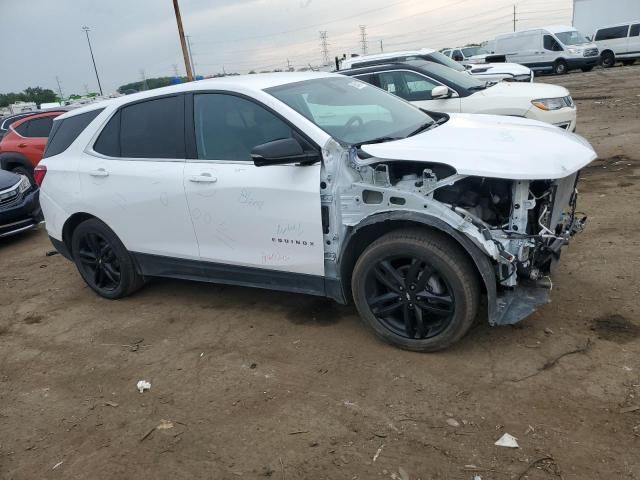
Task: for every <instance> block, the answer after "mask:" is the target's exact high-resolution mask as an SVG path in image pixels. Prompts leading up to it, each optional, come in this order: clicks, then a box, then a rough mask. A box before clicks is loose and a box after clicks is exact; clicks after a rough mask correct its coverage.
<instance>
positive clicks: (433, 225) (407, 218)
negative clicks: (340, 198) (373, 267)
mask: <svg viewBox="0 0 640 480" xmlns="http://www.w3.org/2000/svg"><path fill="white" fill-rule="evenodd" d="M416 227H418V228H423V229H427V230H431V231H434V232H438V233H439V234H442V235H445V236H447V237H448V238H450V239H451V240H452V241H454V242H455V243H456V245H458V246H459V247H460V249H461V251H462V252H463V253H464V254H466V255H467V257H468V258H469V259H470V260H471V261H472V263H473V265H474V266H475V269H476V271H477V273H478V276H479V277H480V279H481V285H482V287H483V291H484V293H485V295H486V296H487V306H488V314H489V319H492V318H493V317H494V315H495V312H496V302H497V287H496V274H495V270H494V268H493V264H492V263H491V260H490V259H489V257H487V255H485V254H484V253H483V252H482V251H481V250H480V249H479V248H478V247H477V246H476V245H475V244H474V243H473V242H472V241H471V240H470V239H469V238H467V237H466V236H465V235H463V234H461V233H460V232H458V231H457V230H455V229H454V228H453V227H451V226H450V225H449V224H448V223H446V222H444V221H443V220H441V219H439V218H437V217H433V216H430V215H424V214H421V213H417V212H385V213H379V214H374V215H371V216H369V217H367V218H365V219H364V220H363V221H362V222H360V223H359V224H357V225H356V226H354V227H351V228H350V229H349V231H348V232H347V235H346V237H345V240H344V242H343V246H342V248H341V251H340V255H339V257H338V264H339V265H338V271H339V273H340V278H341V285H342V290H343V292H342V293H343V295H344V298H346V299H350V298H351V296H352V293H351V275H352V272H353V268H354V266H355V263H356V261H357V260H358V257H359V256H360V255H361V254H362V252H363V251H364V250H365V249H366V248H367V246H369V245H370V244H371V243H372V242H373V241H374V240H375V239H377V238H379V237H380V236H382V235H385V234H387V233H389V232H392V231H395V230H400V229H406V228H416Z"/></svg>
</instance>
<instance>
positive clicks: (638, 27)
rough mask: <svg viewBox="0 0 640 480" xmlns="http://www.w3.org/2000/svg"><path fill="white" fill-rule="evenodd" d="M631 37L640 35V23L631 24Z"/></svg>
mask: <svg viewBox="0 0 640 480" xmlns="http://www.w3.org/2000/svg"><path fill="white" fill-rule="evenodd" d="M629 36H630V37H639V36H640V23H636V24H634V25H631V30H629Z"/></svg>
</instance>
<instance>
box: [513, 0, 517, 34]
mask: <svg viewBox="0 0 640 480" xmlns="http://www.w3.org/2000/svg"><path fill="white" fill-rule="evenodd" d="M513 31H514V32H515V31H516V6H515V4H514V5H513Z"/></svg>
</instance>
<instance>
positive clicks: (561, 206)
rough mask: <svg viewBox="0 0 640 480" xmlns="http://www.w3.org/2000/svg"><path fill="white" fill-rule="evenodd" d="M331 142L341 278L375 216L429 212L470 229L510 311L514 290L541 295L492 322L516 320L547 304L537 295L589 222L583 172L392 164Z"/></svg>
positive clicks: (327, 211)
mask: <svg viewBox="0 0 640 480" xmlns="http://www.w3.org/2000/svg"><path fill="white" fill-rule="evenodd" d="M330 147H331V148H328V149H327V148H326V147H325V150H324V152H323V153H324V160H325V161H324V166H323V177H322V178H323V180H324V181H323V182H322V186H324V187H322V186H321V188H322V190H321V191H322V195H321V200H322V212H323V228H324V234H325V270H326V272H327V274H331V272H332V271H333V272H334V273H335V274H336V275H339V270H338V266H337V264H339V262H340V253H341V248H340V247H341V244H342V241H343V240H344V238H345V237H346V236H348V234H349V231H350V229H351V228H353V227H356V228H357V226H358V224H359V223H360V222H362V221H363V220H365V219H367V218H368V217H370V216H372V215H376V214H380V213H383V214H384V213H385V212H386V213H388V214H389V215H391V214H392V213H393V212H394V211H395V212H397V211H411V212H416V213H418V214H420V215H427V216H429V217H432V218H436V219H438V220H439V221H444V222H445V223H446V224H447V225H448V226H449V227H451V228H452V229H455V231H457V232H460V233H462V234H464V235H465V236H466V237H468V238H469V239H471V240H472V242H473V243H474V244H475V245H476V246H478V247H479V248H480V249H481V251H482V252H483V253H484V254H485V255H487V256H489V257H490V258H491V261H492V264H493V268H494V270H495V272H494V273H495V282H496V285H497V287H498V293H497V297H498V299H497V303H498V307H497V309H498V310H500V309H501V308H502V310H503V311H507V310H509V308H510V306H511V303H512V302H514V298H516V297H517V295H515V296H514V295H513V294H514V293H517V292H515V291H514V289H516V290H517V291H518V292H526V296H531V295H534V296H535V297H536V298H529V297H527V298H528V300H527V302H528V304H527V306H526V308H521V309H520V310H519V311H518V312H516V313H515V314H513V315H512V318H508V319H505V318H503V317H504V315H503V316H502V317H500V319H498V320H495V319H494V320H493V321H492V319H491V318H490V322H491V323H515V322H516V321H519V320H521V319H523V318H525V317H526V316H527V315H529V314H530V313H531V312H532V311H533V310H535V306H537V305H540V304H542V303H546V301H547V300H546V299H547V297H548V295H547V294H539V293H532V292H534V291H536V292H537V291H539V290H546V291H548V290H549V289H551V287H552V285H551V280H550V277H549V275H550V274H551V273H552V272H553V270H554V267H555V265H556V264H557V263H558V259H559V257H560V252H561V249H562V247H563V246H565V245H566V244H567V243H568V242H569V239H570V237H571V236H572V235H573V234H575V233H576V232H578V231H581V230H582V228H583V226H584V223H585V221H586V217H583V218H578V217H577V215H578V214H577V212H576V202H577V189H576V184H577V180H578V174H579V172H574V173H572V174H570V175H568V176H566V177H565V178H561V179H550V180H511V179H501V178H485V177H476V176H465V175H459V174H457V173H456V171H455V170H454V169H453V168H452V167H450V166H448V165H446V164H441V163H432V164H431V163H427V162H412V161H387V160H381V159H377V158H372V157H371V156H370V155H367V154H364V155H363V154H362V152H358V149H356V148H352V149H350V150H349V151H348V152H347V151H345V150H343V148H342V147H341V146H340V145H338V144H335V145H332V146H330ZM345 156H346V158H345ZM332 157H333V158H334V159H335V160H338V157H343V159H344V161H335V162H334V161H332ZM516 287H517V288H516ZM501 295H502V297H501ZM501 298H502V299H503V300H504V299H506V300H504V301H503V303H502V304H500V302H501V300H500V299H501ZM519 300H521V299H519ZM527 302H525V303H527ZM516 303H517V302H516ZM534 304H535V306H534ZM519 307H521V305H520V306H519ZM512 310H514V308H512ZM516 310H517V309H516ZM500 315H502V314H500ZM496 318H497V317H496Z"/></svg>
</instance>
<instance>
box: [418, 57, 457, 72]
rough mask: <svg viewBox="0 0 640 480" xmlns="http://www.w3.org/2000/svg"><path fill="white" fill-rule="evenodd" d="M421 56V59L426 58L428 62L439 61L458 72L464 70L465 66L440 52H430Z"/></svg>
mask: <svg viewBox="0 0 640 480" xmlns="http://www.w3.org/2000/svg"><path fill="white" fill-rule="evenodd" d="M421 57H422V58H421V60H428V61H430V62H436V63H440V64H442V65H446V66H447V67H449V68H453V69H454V70H456V71H458V72H464V71H465V68H464V67H463V66H462V65H460V64H459V63H458V62H456V61H455V60H451V59H450V58H449V57H447V56H446V55H445V54H443V53H440V52H432V53H430V54H429V55H421Z"/></svg>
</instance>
